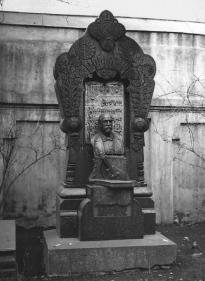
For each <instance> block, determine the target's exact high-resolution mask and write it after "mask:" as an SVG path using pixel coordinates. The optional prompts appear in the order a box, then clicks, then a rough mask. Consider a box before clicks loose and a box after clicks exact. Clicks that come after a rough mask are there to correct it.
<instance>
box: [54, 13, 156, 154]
mask: <svg viewBox="0 0 205 281" xmlns="http://www.w3.org/2000/svg"><path fill="white" fill-rule="evenodd" d="M125 33H126V30H125V27H124V26H123V25H122V24H120V23H119V22H118V21H117V19H116V18H114V16H113V15H112V13H111V12H109V11H107V10H106V11H103V12H102V13H101V14H100V16H99V18H97V19H96V20H95V22H93V23H91V24H90V25H89V26H88V28H87V30H86V32H85V34H84V35H83V36H82V37H81V38H80V39H78V40H77V41H76V42H75V43H74V44H73V45H72V47H71V48H70V50H69V51H68V52H67V53H64V54H61V55H60V56H59V57H58V58H57V60H56V64H55V67H54V77H55V79H56V86H55V89H56V94H57V97H58V101H59V104H60V110H61V115H62V118H63V119H64V121H63V123H62V127H61V128H62V130H63V131H64V132H66V133H68V134H69V133H71V132H72V133H73V132H76V133H77V132H79V138H80V136H82V132H81V131H82V130H81V128H82V119H83V115H82V112H83V110H82V107H83V104H82V103H83V96H84V81H85V80H86V79H89V78H90V79H92V78H93V76H94V75H97V76H98V77H99V78H101V79H103V80H104V81H108V80H112V79H114V78H115V77H116V76H117V75H118V76H119V77H120V79H123V80H127V81H128V87H127V89H126V92H128V93H129V109H130V124H129V128H131V130H130V147H131V148H132V149H133V150H134V151H136V152H138V151H140V150H142V149H143V145H144V140H143V138H144V131H146V130H147V129H148V121H147V115H148V111H149V107H150V103H151V99H152V94H153V90H154V80H153V79H154V75H155V72H156V66H155V61H154V59H153V58H152V57H151V56H149V55H146V54H144V53H143V51H142V49H141V47H140V46H139V45H138V44H137V43H136V42H135V41H134V40H133V39H131V38H130V37H128V36H126V35H125ZM142 153H143V152H142Z"/></svg>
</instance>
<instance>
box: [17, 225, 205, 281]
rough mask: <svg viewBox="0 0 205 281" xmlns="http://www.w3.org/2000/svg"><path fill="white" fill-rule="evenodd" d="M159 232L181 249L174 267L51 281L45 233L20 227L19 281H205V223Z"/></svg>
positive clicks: (171, 226)
mask: <svg viewBox="0 0 205 281" xmlns="http://www.w3.org/2000/svg"><path fill="white" fill-rule="evenodd" d="M157 230H158V231H160V232H161V233H163V234H164V235H165V236H167V237H168V238H170V239H171V240H173V241H174V242H176V243H177V245H178V255H177V259H176V261H175V262H174V264H172V265H171V266H163V267H159V266H155V267H154V268H150V269H149V270H140V269H131V270H126V271H123V272H111V273H109V274H104V273H101V274H97V275H87V276H70V277H59V278H57V277H52V278H47V277H46V276H45V268H44V264H43V235H42V233H43V229H40V228H38V229H36V228H35V229H30V230H25V229H23V228H20V227H17V262H18V268H19V281H21V280H22V281H34V280H35V281H38V280H39V281H40V280H42V281H46V280H52V281H171V280H174V281H195V280H196V281H205V223H200V224H194V225H160V226H158V227H157ZM194 241H196V242H197V245H198V249H197V250H198V252H200V255H196V256H194V255H193V248H192V245H193V242H194Z"/></svg>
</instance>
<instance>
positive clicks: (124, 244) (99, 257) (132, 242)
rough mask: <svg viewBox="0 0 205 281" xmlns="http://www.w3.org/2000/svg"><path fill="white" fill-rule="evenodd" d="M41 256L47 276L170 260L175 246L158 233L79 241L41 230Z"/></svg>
mask: <svg viewBox="0 0 205 281" xmlns="http://www.w3.org/2000/svg"><path fill="white" fill-rule="evenodd" d="M44 237H45V245H44V260H45V266H46V273H47V275H48V276H52V275H57V276H63V275H64V276H65V275H71V274H86V273H95V272H110V271H113V270H116V271H120V270H124V269H129V268H151V267H152V266H154V265H165V264H171V263H173V262H174V261H175V259H176V254H177V246H176V244H175V243H173V242H172V241H171V240H169V239H167V238H166V237H165V236H163V235H162V234H160V233H156V234H153V235H145V236H144V238H143V239H123V240H106V241H79V239H77V238H59V237H58V236H57V234H56V231H55V230H48V231H45V232H44Z"/></svg>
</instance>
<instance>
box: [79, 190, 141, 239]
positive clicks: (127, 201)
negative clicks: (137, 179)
mask: <svg viewBox="0 0 205 281" xmlns="http://www.w3.org/2000/svg"><path fill="white" fill-rule="evenodd" d="M87 194H88V198H86V199H84V200H83V201H82V202H81V204H80V208H79V212H78V221H79V239H80V240H81V241H89V240H93V241H96V240H111V239H132V238H133V239H134V238H142V237H143V234H144V223H143V214H142V210H141V207H140V205H139V203H138V202H137V201H135V200H133V187H132V185H131V186H130V187H128V188H123V187H122V186H121V187H118V186H117V185H116V187H115V188H109V187H105V186H100V185H89V186H88V187H87Z"/></svg>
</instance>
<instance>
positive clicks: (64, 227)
mask: <svg viewBox="0 0 205 281" xmlns="http://www.w3.org/2000/svg"><path fill="white" fill-rule="evenodd" d="M85 197H86V190H85V188H66V187H64V186H63V185H62V186H60V188H59V190H58V192H57V195H56V229H57V233H58V235H59V237H61V238H66V237H77V236H78V208H79V206H80V203H81V202H82V200H83V199H84V198H85Z"/></svg>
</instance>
